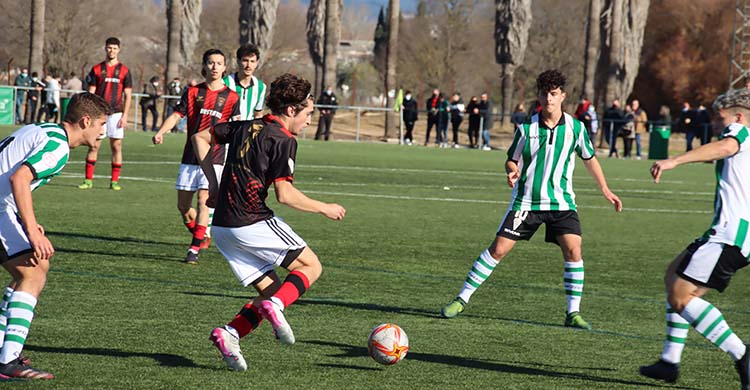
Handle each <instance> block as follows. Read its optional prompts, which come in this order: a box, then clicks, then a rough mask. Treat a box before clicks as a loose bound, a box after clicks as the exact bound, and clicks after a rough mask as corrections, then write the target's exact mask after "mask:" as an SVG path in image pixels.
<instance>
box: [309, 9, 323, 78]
mask: <svg viewBox="0 0 750 390" xmlns="http://www.w3.org/2000/svg"><path fill="white" fill-rule="evenodd" d="M325 12H326V1H325V0H310V7H309V8H308V9H307V48H308V51H309V52H310V59H312V62H313V66H314V67H315V82H314V83H313V88H314V89H313V90H314V91H316V92H320V91H322V90H323V88H324V87H323V85H322V83H323V56H324V54H325V28H326V25H325V23H326V19H325V15H326V14H325Z"/></svg>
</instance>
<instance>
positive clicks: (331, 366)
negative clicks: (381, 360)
mask: <svg viewBox="0 0 750 390" xmlns="http://www.w3.org/2000/svg"><path fill="white" fill-rule="evenodd" d="M316 365H317V366H318V367H327V368H345V369H347V370H360V371H381V370H382V369H380V368H375V367H362V366H353V365H351V364H323V363H319V364H316Z"/></svg>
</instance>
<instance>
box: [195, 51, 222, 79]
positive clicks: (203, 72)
mask: <svg viewBox="0 0 750 390" xmlns="http://www.w3.org/2000/svg"><path fill="white" fill-rule="evenodd" d="M213 55H220V56H222V57H224V61H225V62H226V58H227V56H225V55H224V52H222V51H221V50H219V49H208V50H206V51H205V52H204V53H203V59H201V76H203V77H206V70H205V69H203V67H204V66H206V65H207V64H208V57H211V56H213Z"/></svg>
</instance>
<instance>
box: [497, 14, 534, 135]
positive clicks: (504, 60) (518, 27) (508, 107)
mask: <svg viewBox="0 0 750 390" xmlns="http://www.w3.org/2000/svg"><path fill="white" fill-rule="evenodd" d="M530 27H531V0H495V48H496V50H495V62H497V63H498V64H500V65H501V66H502V74H501V78H502V100H501V108H502V112H501V114H502V117H501V119H500V120H501V123H503V124H505V120H506V118H508V117H510V113H511V111H512V104H513V73H514V72H515V70H516V68H517V67H518V66H520V65H522V64H523V60H524V56H525V52H526V46H527V44H528V42H529V28H530Z"/></svg>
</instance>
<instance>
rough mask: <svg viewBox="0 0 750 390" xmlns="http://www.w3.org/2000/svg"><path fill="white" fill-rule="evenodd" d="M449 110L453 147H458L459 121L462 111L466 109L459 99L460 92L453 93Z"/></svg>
mask: <svg viewBox="0 0 750 390" xmlns="http://www.w3.org/2000/svg"><path fill="white" fill-rule="evenodd" d="M450 110H451V126H452V128H453V147H454V148H457V147H458V128H459V127H460V126H461V122H463V121H464V112H465V111H466V106H465V105H464V101H463V99H461V94H460V93H458V92H456V93H454V94H453V97H452V98H451V104H450Z"/></svg>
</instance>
